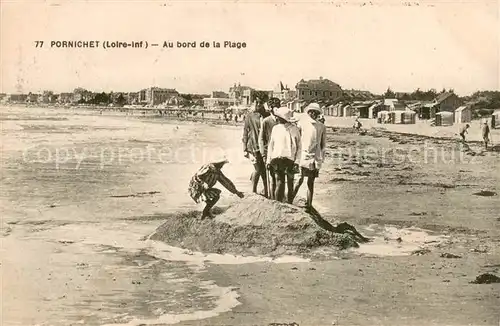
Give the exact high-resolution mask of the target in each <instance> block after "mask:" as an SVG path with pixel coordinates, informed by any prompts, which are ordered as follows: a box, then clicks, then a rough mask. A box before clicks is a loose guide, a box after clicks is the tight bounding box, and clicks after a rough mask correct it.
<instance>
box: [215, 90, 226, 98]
mask: <svg viewBox="0 0 500 326" xmlns="http://www.w3.org/2000/svg"><path fill="white" fill-rule="evenodd" d="M212 98H229V94H228V93H226V92H222V91H213V92H212Z"/></svg>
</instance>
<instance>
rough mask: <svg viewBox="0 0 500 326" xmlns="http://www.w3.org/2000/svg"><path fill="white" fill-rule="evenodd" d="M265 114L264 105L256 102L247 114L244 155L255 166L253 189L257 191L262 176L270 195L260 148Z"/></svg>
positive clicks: (266, 190)
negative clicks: (261, 128)
mask: <svg viewBox="0 0 500 326" xmlns="http://www.w3.org/2000/svg"><path fill="white" fill-rule="evenodd" d="M264 115H265V109H264V106H263V105H261V104H260V103H258V102H256V103H255V109H254V111H252V112H250V113H248V114H247V116H246V117H245V121H244V125H243V139H242V141H243V155H244V156H245V157H246V158H249V159H250V160H251V161H252V163H253V166H254V172H253V173H252V176H251V180H252V191H253V192H254V193H257V186H258V184H259V180H260V179H261V178H262V181H263V183H264V196H266V197H268V188H267V178H266V165H265V163H264V159H263V157H262V153H261V152H260V148H259V133H260V127H261V119H262V118H263V116H264Z"/></svg>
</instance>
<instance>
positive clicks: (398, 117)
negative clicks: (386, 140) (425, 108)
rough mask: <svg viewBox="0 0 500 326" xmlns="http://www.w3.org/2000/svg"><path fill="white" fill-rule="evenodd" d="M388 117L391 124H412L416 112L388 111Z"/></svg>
mask: <svg viewBox="0 0 500 326" xmlns="http://www.w3.org/2000/svg"><path fill="white" fill-rule="evenodd" d="M388 114H389V118H390V121H391V123H393V124H414V123H415V121H416V113H415V112H413V111H410V110H406V111H392V112H389V113H388Z"/></svg>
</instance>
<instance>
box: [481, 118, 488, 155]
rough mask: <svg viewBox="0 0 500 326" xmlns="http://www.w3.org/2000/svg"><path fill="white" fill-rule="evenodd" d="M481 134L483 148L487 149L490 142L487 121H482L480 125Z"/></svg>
mask: <svg viewBox="0 0 500 326" xmlns="http://www.w3.org/2000/svg"><path fill="white" fill-rule="evenodd" d="M481 134H482V135H483V142H484V149H485V150H488V143H489V142H490V126H488V121H484V123H483V126H482V127H481Z"/></svg>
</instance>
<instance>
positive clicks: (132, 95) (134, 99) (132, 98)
mask: <svg viewBox="0 0 500 326" xmlns="http://www.w3.org/2000/svg"><path fill="white" fill-rule="evenodd" d="M124 96H125V99H126V100H127V104H138V103H139V93H138V92H129V93H126V94H125V95H124Z"/></svg>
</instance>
